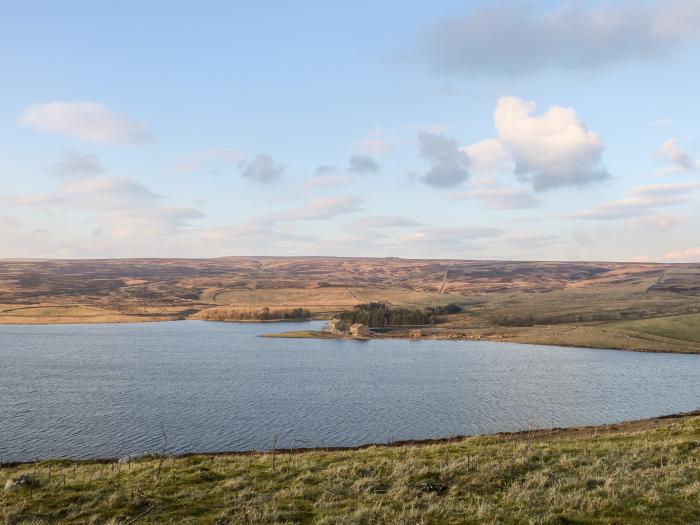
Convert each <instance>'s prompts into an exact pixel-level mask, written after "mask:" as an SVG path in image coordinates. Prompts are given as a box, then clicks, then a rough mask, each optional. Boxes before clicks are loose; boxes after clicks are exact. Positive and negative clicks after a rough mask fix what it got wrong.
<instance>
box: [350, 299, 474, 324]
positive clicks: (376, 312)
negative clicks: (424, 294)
mask: <svg viewBox="0 0 700 525" xmlns="http://www.w3.org/2000/svg"><path fill="white" fill-rule="evenodd" d="M461 310H462V308H461V307H460V306H459V305H457V304H450V305H446V306H436V307H429V308H420V309H418V308H395V307H393V306H391V305H388V304H386V303H365V304H358V305H355V306H354V307H353V309H352V310H348V311H345V312H342V313H341V314H340V315H339V317H340V319H342V320H343V321H344V322H345V323H347V324H354V323H362V324H366V325H367V326H407V325H425V324H433V323H437V322H440V321H441V318H440V317H439V316H441V315H446V314H454V313H458V312H460V311H461Z"/></svg>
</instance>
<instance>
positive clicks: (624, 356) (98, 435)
mask: <svg viewBox="0 0 700 525" xmlns="http://www.w3.org/2000/svg"><path fill="white" fill-rule="evenodd" d="M315 324H317V323H312V324H311V325H309V324H308V323H305V324H296V323H284V324H257V323H256V324H235V323H207V322H198V321H188V322H171V323H144V324H128V325H124V324H114V325H63V326H0V456H2V459H3V460H4V461H9V460H27V459H33V458H35V457H39V458H42V457H49V456H52V457H54V456H70V457H112V456H120V455H125V454H135V453H143V452H147V451H155V450H158V449H159V444H160V434H161V430H160V425H161V424H162V425H163V427H164V428H165V430H166V432H167V434H168V442H169V444H170V445H171V447H170V449H169V450H170V451H171V452H185V451H216V450H240V449H252V448H257V449H265V448H269V447H271V443H272V436H273V434H276V435H277V445H278V446H279V447H285V446H291V445H292V442H293V440H296V443H300V441H301V442H303V443H304V445H306V446H310V445H317V446H321V445H325V446H333V445H356V444H361V443H369V442H386V441H387V440H388V439H389V438H390V437H391V438H392V439H396V440H399V439H419V438H427V437H437V436H449V435H458V434H473V433H485V432H495V431H510V430H520V429H524V428H534V427H551V426H569V425H582V424H599V423H605V422H614V421H621V420H626V419H635V418H644V417H651V416H655V415H660V414H668V413H673V412H680V411H686V410H693V409H696V408H698V405H700V402H699V401H700V356H688V355H671V354H643V353H633V352H620V351H607V350H586V349H571V348H567V349H563V348H556V347H544V346H531V345H513V344H502V343H489V342H476V341H417V342H416V341H407V340H373V341H349V340H302V339H267V338H260V337H256V336H257V335H259V334H262V333H266V332H270V331H282V330H295V329H302V328H303V329H306V328H308V327H309V326H314V325H315Z"/></svg>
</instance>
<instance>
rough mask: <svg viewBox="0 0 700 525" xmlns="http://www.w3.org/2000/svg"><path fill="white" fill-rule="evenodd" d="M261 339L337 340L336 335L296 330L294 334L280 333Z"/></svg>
mask: <svg viewBox="0 0 700 525" xmlns="http://www.w3.org/2000/svg"><path fill="white" fill-rule="evenodd" d="M263 337H279V338H284V339H338V336H337V335H334V334H331V333H328V332H322V331H320V330H297V331H294V332H280V333H274V334H264V335H263Z"/></svg>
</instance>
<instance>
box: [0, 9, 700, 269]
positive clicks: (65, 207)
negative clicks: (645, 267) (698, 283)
mask: <svg viewBox="0 0 700 525" xmlns="http://www.w3.org/2000/svg"><path fill="white" fill-rule="evenodd" d="M699 63H700V1H698V0H650V1H647V2H641V1H640V2H585V3H584V2H527V3H518V2H503V3H493V2H491V3H487V2H483V3H480V2H452V1H434V2H414V3H406V2H394V1H383V2H376V1H375V2H363V1H359V2H352V3H350V2H348V3H342V4H341V3H331V2H311V1H309V2H281V1H279V2H255V3H253V2H213V1H210V2H198V3H196V4H195V3H172V2H156V1H153V2H121V3H120V4H119V6H115V5H113V4H109V3H106V2H79V1H69V2H32V1H26V2H12V3H10V5H6V6H4V8H3V16H2V17H0V71H2V72H3V74H2V84H1V85H2V97H0V154H1V157H0V158H1V159H2V161H1V163H0V179H1V180H2V183H3V185H2V188H3V189H2V192H1V194H0V236H1V237H0V238H2V241H3V242H2V243H0V257H42V258H43V257H152V256H168V257H170V256H173V257H208V256H223V255H341V256H400V257H429V258H470V259H527V260H533V259H536V260H562V259H589V260H639V261H644V260H653V261H675V262H682V261H698V260H700V236H699V235H698V231H699V230H698V224H699V221H700V207H698V202H699V200H700V132H699V130H698V122H700V108H699V105H698V95H697V93H699V92H700V73H699V72H698V67H697V65H698V64H699Z"/></svg>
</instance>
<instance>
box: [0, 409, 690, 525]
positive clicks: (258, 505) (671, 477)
mask: <svg viewBox="0 0 700 525" xmlns="http://www.w3.org/2000/svg"><path fill="white" fill-rule="evenodd" d="M20 474H29V475H31V476H33V477H34V479H35V480H36V481H37V482H36V483H35V484H34V485H33V486H28V487H22V488H18V489H15V490H10V491H8V490H6V491H4V492H3V493H2V495H1V496H0V516H1V517H2V518H4V523H7V524H29V523H31V524H41V523H45V524H49V523H62V524H85V523H93V524H103V523H104V524H114V525H116V524H133V523H139V524H146V523H149V524H166V523H202V524H212V525H214V524H216V525H223V524H258V523H260V524H262V523H323V524H331V523H332V524H356V523H363V524H382V523H386V524H389V523H426V524H442V523H552V524H554V523H610V524H613V523H615V524H621V523H625V524H646V523H698V522H700V506H699V505H698V501H699V499H700V417H684V418H674V419H668V420H665V419H662V420H653V421H648V422H639V423H632V424H621V425H617V426H607V427H601V428H599V429H592V428H588V429H576V430H575V431H569V432H567V431H564V432H561V433H557V432H552V431H539V432H532V433H520V434H515V435H500V436H499V435H497V436H491V437H475V438H467V439H463V440H459V441H455V442H448V443H440V444H428V445H404V446H395V447H370V448H366V449H361V450H348V451H332V452H326V451H309V452H303V453H295V454H290V453H289V451H286V452H281V451H278V452H277V453H276V454H270V453H267V454H253V455H220V456H205V455H199V456H196V455H195V456H191V457H184V458H171V457H164V458H163V459H162V460H161V459H160V458H158V457H153V458H143V459H137V460H134V461H132V462H131V463H128V464H119V463H115V462H112V463H96V462H89V461H87V462H71V461H44V462H40V463H38V464H27V465H20V466H13V467H7V466H6V467H4V468H0V484H2V485H4V484H5V481H6V480H8V479H10V478H13V477H16V476H18V475H20Z"/></svg>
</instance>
